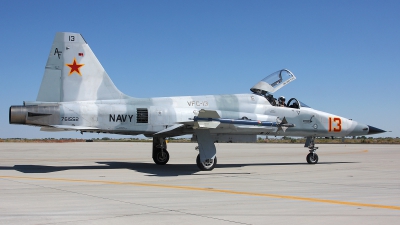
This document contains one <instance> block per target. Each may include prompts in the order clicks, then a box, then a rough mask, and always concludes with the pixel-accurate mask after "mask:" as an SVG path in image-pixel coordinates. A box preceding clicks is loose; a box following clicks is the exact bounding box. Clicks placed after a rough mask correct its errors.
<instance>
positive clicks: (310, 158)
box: [306, 152, 318, 164]
mask: <svg viewBox="0 0 400 225" xmlns="http://www.w3.org/2000/svg"><path fill="white" fill-rule="evenodd" d="M306 159H307V162H308V164H316V163H317V162H318V155H317V153H311V152H310V153H308V155H307V157H306Z"/></svg>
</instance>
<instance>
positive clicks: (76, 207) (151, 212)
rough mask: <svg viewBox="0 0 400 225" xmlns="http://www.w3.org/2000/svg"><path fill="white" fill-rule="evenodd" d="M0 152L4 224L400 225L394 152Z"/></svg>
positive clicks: (290, 147) (48, 148) (398, 149)
mask: <svg viewBox="0 0 400 225" xmlns="http://www.w3.org/2000/svg"><path fill="white" fill-rule="evenodd" d="M196 145H197V144H195V143H170V144H168V151H169V153H170V156H171V158H170V161H169V163H168V164H167V165H165V166H158V165H155V164H154V163H153V161H152V159H151V147H152V144H151V143H129V142H127V143H110V142H108V143H96V142H93V143H63V144H53V143H51V144H49V143H0V224H205V223H210V224H324V225H326V224H340V223H342V224H398V223H399V221H400V145H372V144H371V145H356V144H347V145H344V144H333V145H318V147H320V149H319V150H318V151H317V153H318V155H319V163H318V164H317V165H309V164H307V163H306V155H307V153H308V151H307V149H306V148H304V147H303V145H302V144H221V143H220V144H216V147H217V157H218V165H217V167H216V168H215V169H214V170H213V171H209V172H205V171H201V172H199V171H198V169H197V166H196V165H195V159H196V156H197V154H198V152H197V151H195V150H194V148H195V146H196Z"/></svg>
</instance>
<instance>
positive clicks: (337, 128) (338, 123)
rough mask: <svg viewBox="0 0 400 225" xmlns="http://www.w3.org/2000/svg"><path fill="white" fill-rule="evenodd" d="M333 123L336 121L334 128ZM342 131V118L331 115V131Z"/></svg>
mask: <svg viewBox="0 0 400 225" xmlns="http://www.w3.org/2000/svg"><path fill="white" fill-rule="evenodd" d="M332 123H336V126H335V127H333V130H332ZM332 131H333V132H340V131H342V119H340V118H339V117H329V132H332Z"/></svg>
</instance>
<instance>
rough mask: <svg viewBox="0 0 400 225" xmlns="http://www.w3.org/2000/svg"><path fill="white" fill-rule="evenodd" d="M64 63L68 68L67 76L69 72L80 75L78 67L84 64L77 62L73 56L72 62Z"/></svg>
mask: <svg viewBox="0 0 400 225" xmlns="http://www.w3.org/2000/svg"><path fill="white" fill-rule="evenodd" d="M65 65H66V66H68V67H69V68H70V71H69V74H68V76H71V74H73V73H77V74H78V75H79V76H82V74H81V71H80V68H81V67H82V66H84V65H85V64H77V63H76V58H75V57H74V61H73V62H72V64H65Z"/></svg>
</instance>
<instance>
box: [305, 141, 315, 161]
mask: <svg viewBox="0 0 400 225" xmlns="http://www.w3.org/2000/svg"><path fill="white" fill-rule="evenodd" d="M314 140H315V137H307V140H306V144H305V145H304V147H308V149H309V151H310V153H308V155H307V157H306V160H307V163H308V164H317V162H318V155H317V153H315V152H316V151H317V149H318V147H315V143H314Z"/></svg>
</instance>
